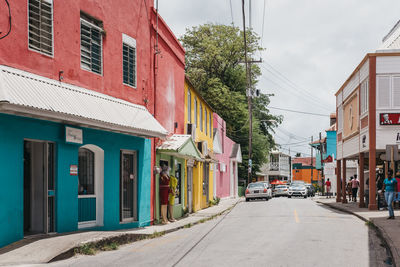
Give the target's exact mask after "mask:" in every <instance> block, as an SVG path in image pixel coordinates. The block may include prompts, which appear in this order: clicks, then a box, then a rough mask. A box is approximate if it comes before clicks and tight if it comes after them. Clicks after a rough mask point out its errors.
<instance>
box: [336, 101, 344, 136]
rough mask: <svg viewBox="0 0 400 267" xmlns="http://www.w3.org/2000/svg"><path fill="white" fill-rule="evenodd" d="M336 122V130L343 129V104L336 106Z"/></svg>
mask: <svg viewBox="0 0 400 267" xmlns="http://www.w3.org/2000/svg"><path fill="white" fill-rule="evenodd" d="M337 123H338V132H341V131H342V130H343V106H339V107H338V116H337Z"/></svg>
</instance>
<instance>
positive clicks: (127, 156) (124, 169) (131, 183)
mask: <svg viewBox="0 0 400 267" xmlns="http://www.w3.org/2000/svg"><path fill="white" fill-rule="evenodd" d="M136 162H137V160H136V152H135V151H126V150H123V151H121V178H120V184H121V191H120V204H121V205H120V207H121V210H120V219H121V222H131V221H137V220H138V217H137V199H138V195H137V164H136Z"/></svg>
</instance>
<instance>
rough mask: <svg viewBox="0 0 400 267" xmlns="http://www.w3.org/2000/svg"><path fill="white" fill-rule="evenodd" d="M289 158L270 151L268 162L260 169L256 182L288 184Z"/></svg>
mask: <svg viewBox="0 0 400 267" xmlns="http://www.w3.org/2000/svg"><path fill="white" fill-rule="evenodd" d="M290 170H291V157H290V155H287V154H285V153H282V152H279V151H272V152H271V154H270V156H269V162H268V163H266V164H264V165H263V166H262V167H261V170H260V172H258V173H257V177H258V180H262V181H269V182H272V181H273V180H280V181H287V182H290V180H291V175H290Z"/></svg>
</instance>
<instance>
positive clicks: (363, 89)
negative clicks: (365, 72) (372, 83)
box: [360, 80, 368, 114]
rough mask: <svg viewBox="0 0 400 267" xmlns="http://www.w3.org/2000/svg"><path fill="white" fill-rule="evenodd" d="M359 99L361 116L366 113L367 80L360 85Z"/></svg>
mask: <svg viewBox="0 0 400 267" xmlns="http://www.w3.org/2000/svg"><path fill="white" fill-rule="evenodd" d="M360 98H361V103H360V108H361V114H363V113H365V112H367V111H368V80H365V81H364V82H362V83H361V92H360Z"/></svg>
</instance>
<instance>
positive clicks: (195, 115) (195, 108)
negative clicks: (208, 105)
mask: <svg viewBox="0 0 400 267" xmlns="http://www.w3.org/2000/svg"><path fill="white" fill-rule="evenodd" d="M194 124H195V125H196V127H197V98H196V97H195V98H194Z"/></svg>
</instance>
